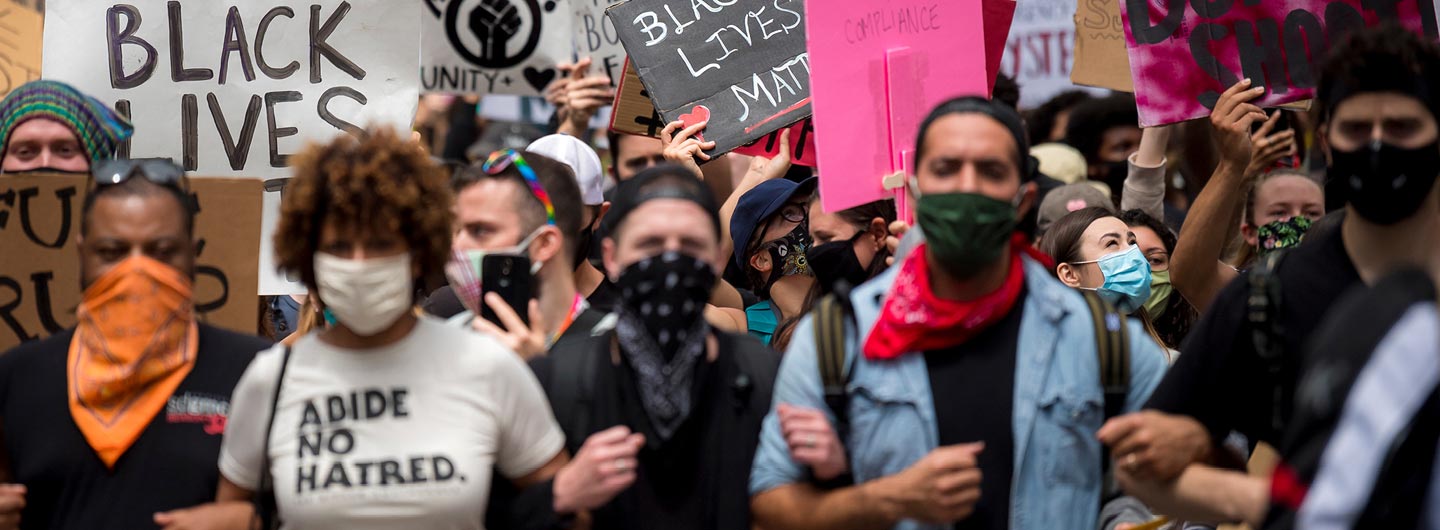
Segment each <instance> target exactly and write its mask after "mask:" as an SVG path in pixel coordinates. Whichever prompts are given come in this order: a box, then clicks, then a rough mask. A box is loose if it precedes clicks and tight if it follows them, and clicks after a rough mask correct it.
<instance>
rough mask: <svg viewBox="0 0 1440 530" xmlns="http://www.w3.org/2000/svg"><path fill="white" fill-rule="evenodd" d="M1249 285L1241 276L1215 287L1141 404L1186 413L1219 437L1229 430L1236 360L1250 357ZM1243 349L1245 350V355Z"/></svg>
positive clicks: (1239, 374) (1238, 371)
mask: <svg viewBox="0 0 1440 530" xmlns="http://www.w3.org/2000/svg"><path fill="white" fill-rule="evenodd" d="M1248 293H1249V285H1248V283H1247V279H1246V277H1245V276H1244V275H1241V276H1240V278H1238V279H1236V280H1235V281H1233V282H1231V283H1230V285H1228V286H1226V287H1225V288H1224V289H1222V290H1221V291H1220V294H1219V295H1218V296H1217V297H1216V299H1215V302H1214V304H1212V305H1211V307H1210V310H1209V311H1208V312H1206V313H1205V316H1204V317H1202V318H1201V319H1200V321H1199V322H1198V323H1196V325H1195V327H1193V328H1191V329H1190V334H1189V335H1188V336H1187V337H1186V340H1185V342H1184V344H1182V345H1181V348H1180V352H1181V353H1180V357H1179V358H1178V359H1177V360H1176V361H1175V365H1174V366H1172V367H1170V371H1169V372H1167V373H1166V374H1165V378H1164V379H1163V380H1162V381H1161V382H1160V386H1159V387H1157V388H1156V389H1155V392H1154V393H1153V394H1151V396H1150V401H1149V402H1148V403H1146V405H1145V408H1148V409H1155V410H1159V411H1161V412H1165V413H1168V414H1179V415H1184V416H1189V417H1191V418H1194V419H1195V420H1196V421H1199V422H1200V423H1201V424H1203V425H1205V426H1206V428H1208V429H1209V430H1210V436H1211V437H1212V438H1214V439H1216V440H1223V439H1224V438H1225V437H1226V436H1227V435H1228V434H1229V432H1230V431H1231V430H1232V429H1234V421H1233V420H1234V415H1235V414H1236V413H1237V410H1238V409H1234V408H1232V407H1230V406H1229V404H1231V403H1234V402H1235V401H1236V400H1235V398H1236V396H1237V394H1238V393H1239V392H1238V390H1239V389H1238V386H1239V381H1238V379H1239V378H1241V377H1243V376H1242V374H1243V372H1244V370H1246V369H1248V368H1245V367H1241V366H1240V364H1242V363H1241V362H1240V360H1241V359H1243V358H1245V357H1247V356H1249V357H1253V356H1254V345H1253V343H1252V342H1251V341H1250V335H1251V334H1250V332H1249V329H1250V326H1249V323H1248V321H1247V319H1246V317H1245V311H1246V309H1247V306H1246V304H1247V301H1246V299H1247V297H1248ZM1247 352H1248V354H1247Z"/></svg>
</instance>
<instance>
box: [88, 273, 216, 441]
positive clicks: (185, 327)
mask: <svg viewBox="0 0 1440 530" xmlns="http://www.w3.org/2000/svg"><path fill="white" fill-rule="evenodd" d="M190 297H191V285H190V280H189V279H188V278H186V277H185V275H183V274H181V273H180V272H179V271H176V270H175V269H174V268H172V267H170V266H169V265H165V264H164V263H160V262H158V261H155V260H153V259H150V258H147V257H143V256H136V257H132V258H128V259H126V260H125V261H122V262H120V264H118V265H116V266H115V268H113V269H111V270H110V271H109V272H106V273H105V274H104V275H103V276H101V277H100V279H99V280H97V281H96V282H95V284H94V285H91V286H90V287H89V288H88V289H86V290H85V296H84V299H83V300H82V301H81V302H80V307H79V309H78V311H77V316H78V317H79V321H80V323H79V325H78V326H76V328H75V338H74V339H71V341H70V355H69V360H68V362H67V363H66V369H67V371H68V373H67V374H66V381H67V383H68V386H69V388H68V390H69V392H68V393H69V395H70V416H71V417H72V418H74V419H75V425H77V426H79V427H80V432H81V433H83V434H84V435H85V440H86V441H88V442H89V443H90V447H91V448H93V449H94V450H95V453H96V454H98V455H99V456H100V459H101V460H103V461H104V462H105V466H106V467H109V468H111V469H114V467H115V461H117V460H119V459H120V455H122V454H125V450H127V449H129V448H130V445H131V444H133V443H135V440H136V439H138V438H140V433H142V432H144V431H145V427H146V426H148V425H150V421H151V420H153V419H154V418H155V415H156V414H158V413H159V412H160V409H162V408H164V406H165V402H166V401H168V400H169V399H170V395H171V394H172V393H174V392H175V388H176V387H178V386H180V381H182V380H184V379H185V376H186V375H188V374H189V373H190V368H191V367H193V366H194V365H195V350H196V347H197V345H198V340H199V337H198V329H197V327H196V324H195V318H194V310H195V309H194V303H193V302H192V301H191V298H190Z"/></svg>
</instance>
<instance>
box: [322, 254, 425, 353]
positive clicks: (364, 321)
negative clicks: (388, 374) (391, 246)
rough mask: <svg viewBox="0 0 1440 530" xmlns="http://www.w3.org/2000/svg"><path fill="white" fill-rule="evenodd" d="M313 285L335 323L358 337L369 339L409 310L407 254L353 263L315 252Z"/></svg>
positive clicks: (410, 293)
mask: <svg viewBox="0 0 1440 530" xmlns="http://www.w3.org/2000/svg"><path fill="white" fill-rule="evenodd" d="M315 283H317V284H319V288H320V300H322V301H323V302H325V307H326V308H327V309H329V310H330V312H331V313H332V314H334V315H335V320H337V321H339V322H340V323H341V324H343V325H345V327H346V328H349V329H350V331H353V332H355V334H357V335H360V336H362V337H370V336H373V335H375V334H377V333H380V332H381V331H384V330H385V329H386V328H389V327H390V326H391V325H392V324H394V323H395V321H396V320H399V319H400V317H401V315H404V314H405V312H406V311H409V310H410V306H411V302H412V300H411V296H412V295H413V293H412V292H411V284H412V283H413V282H412V281H411V278H410V254H409V253H405V254H400V255H398V256H391V257H387V258H374V259H366V260H353V259H345V258H338V257H335V256H332V255H330V254H326V253H323V252H317V253H316V254H315Z"/></svg>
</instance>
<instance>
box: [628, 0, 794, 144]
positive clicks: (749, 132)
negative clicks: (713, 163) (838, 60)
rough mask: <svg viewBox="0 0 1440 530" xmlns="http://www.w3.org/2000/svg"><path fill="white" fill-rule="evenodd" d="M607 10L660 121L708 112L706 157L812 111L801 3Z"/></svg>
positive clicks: (640, 4) (657, 0)
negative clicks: (709, 144)
mask: <svg viewBox="0 0 1440 530" xmlns="http://www.w3.org/2000/svg"><path fill="white" fill-rule="evenodd" d="M606 15H607V16H608V17H610V19H611V21H612V23H613V24H614V25H615V27H616V28H617V30H618V31H619V32H620V40H621V41H622V42H623V43H624V45H625V51H626V52H627V53H628V54H629V56H630V62H631V63H632V64H633V65H634V66H635V68H636V71H637V72H639V74H640V80H641V81H642V82H643V83H644V85H645V88H646V91H647V92H648V93H649V94H650V100H651V102H652V103H654V105H655V108H656V110H657V111H658V112H659V113H660V116H661V118H662V119H664V120H665V121H666V122H671V121H685V122H687V123H694V122H698V121H703V120H705V119H707V118H708V121H709V125H707V126H706V129H705V131H704V139H705V140H707V141H713V142H715V144H716V147H715V149H714V150H712V151H709V152H707V153H708V154H710V155H712V156H713V155H716V154H721V153H726V152H729V151H731V150H734V149H735V148H737V147H740V146H742V145H745V144H748V143H750V142H753V141H755V140H757V139H759V138H761V137H764V136H766V135H768V134H770V133H772V132H774V131H776V130H779V129H781V128H783V127H785V126H788V125H790V124H792V123H794V122H796V121H799V120H800V119H802V118H805V117H807V116H809V115H810V113H811V110H810V55H809V53H807V52H806V50H805V5H804V2H803V1H802V0H629V1H628V2H624V3H621V4H618V5H615V6H612V7H611V8H610V9H609V10H608V11H607V12H606Z"/></svg>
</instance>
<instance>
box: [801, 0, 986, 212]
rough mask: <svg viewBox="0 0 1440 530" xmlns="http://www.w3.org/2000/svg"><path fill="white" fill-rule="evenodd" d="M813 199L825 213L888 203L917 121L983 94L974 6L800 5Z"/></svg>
mask: <svg viewBox="0 0 1440 530" xmlns="http://www.w3.org/2000/svg"><path fill="white" fill-rule="evenodd" d="M808 2H809V5H807V6H806V7H808V8H810V9H809V11H808V13H809V18H808V19H807V20H806V28H805V29H806V32H807V33H808V34H809V35H810V42H809V50H810V62H811V64H812V66H813V69H814V74H813V77H812V80H811V92H812V94H813V97H814V100H815V102H814V104H815V118H814V119H815V139H816V142H817V143H816V147H817V148H818V149H819V153H818V154H819V161H820V166H819V169H820V173H821V174H822V175H825V177H824V178H822V179H820V189H821V192H820V196H821V198H822V200H823V201H824V208H825V211H827V212H834V211H839V210H843V209H845V208H849V207H852V206H857V205H860V204H864V203H867V202H871V201H876V200H880V199H883V198H886V197H888V196H889V194H888V193H887V192H886V191H885V190H884V189H883V188H882V186H881V179H882V178H884V177H885V176H887V175H890V174H892V173H894V172H897V171H900V170H902V169H903V167H904V164H905V160H906V159H907V158H908V157H907V153H909V151H911V150H912V149H913V146H914V145H915V134H916V132H917V131H916V129H917V128H918V127H919V125H920V120H922V119H924V117H925V114H926V113H927V112H929V111H930V109H931V108H932V107H934V106H935V105H937V104H939V103H940V102H942V101H945V100H946V99H949V98H952V97H955V96H961V95H967V94H978V95H986V94H988V93H989V86H988V85H987V84H986V83H987V79H986V76H985V75H984V72H985V71H986V54H985V51H984V50H985V43H984V36H983V35H982V34H983V32H984V31H983V28H982V18H981V5H980V2H979V0H955V1H950V2H932V1H929V0H887V1H883V2H876V1H860V0H846V1H837V0H808Z"/></svg>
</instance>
